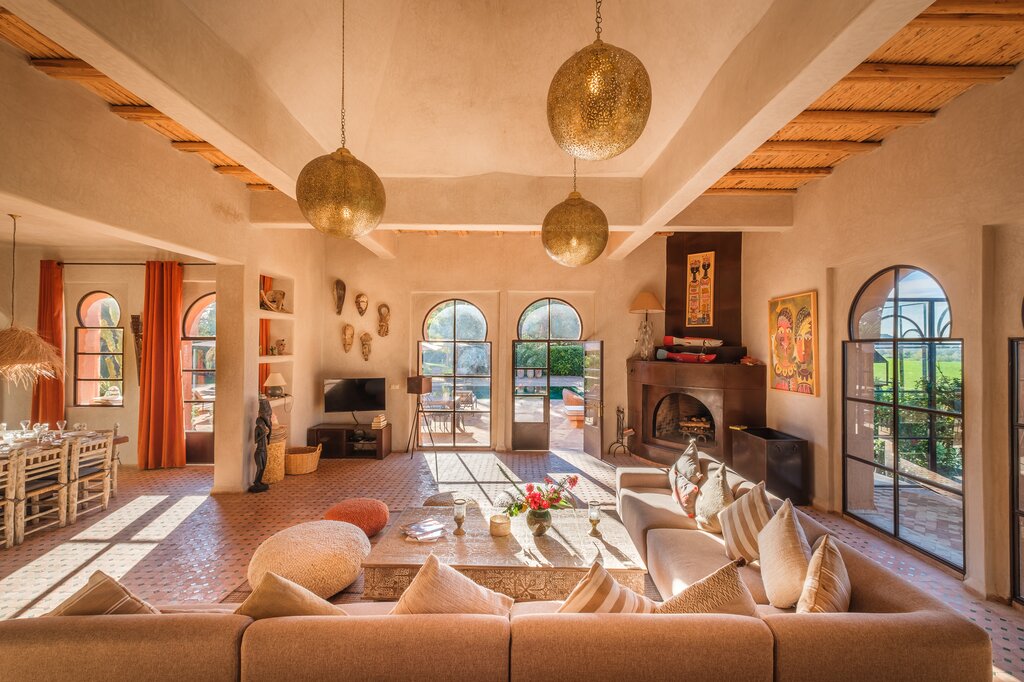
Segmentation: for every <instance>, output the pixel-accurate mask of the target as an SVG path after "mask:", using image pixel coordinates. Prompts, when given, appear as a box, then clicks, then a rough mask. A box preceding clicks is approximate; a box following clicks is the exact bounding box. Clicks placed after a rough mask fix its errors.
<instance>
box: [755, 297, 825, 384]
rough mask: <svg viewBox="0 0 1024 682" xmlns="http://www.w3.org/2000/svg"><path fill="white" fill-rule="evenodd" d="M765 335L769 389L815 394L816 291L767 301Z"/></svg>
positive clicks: (817, 375)
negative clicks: (768, 357)
mask: <svg viewBox="0 0 1024 682" xmlns="http://www.w3.org/2000/svg"><path fill="white" fill-rule="evenodd" d="M768 334H769V339H768V341H769V347H770V348H771V362H769V363H768V380H769V382H770V383H769V385H770V386H771V388H773V389H775V390H777V391H790V392H792V393H803V394H805V395H818V384H819V383H820V380H819V377H820V375H819V374H818V292H816V291H808V292H805V293H802V294H793V295H791V296H782V297H780V298H773V299H771V300H770V301H768Z"/></svg>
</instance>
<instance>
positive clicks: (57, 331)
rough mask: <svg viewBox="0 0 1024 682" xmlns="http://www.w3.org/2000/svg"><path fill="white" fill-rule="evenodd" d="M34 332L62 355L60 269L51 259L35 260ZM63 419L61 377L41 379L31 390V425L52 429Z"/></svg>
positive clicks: (61, 277) (62, 326)
mask: <svg viewBox="0 0 1024 682" xmlns="http://www.w3.org/2000/svg"><path fill="white" fill-rule="evenodd" d="M36 331H37V332H39V336H41V337H43V340H44V341H47V342H49V343H51V344H53V345H54V346H55V347H56V348H57V352H58V353H60V355H61V357H63V356H64V266H63V264H61V263H58V262H57V261H54V260H42V261H39V314H38V317H37V318H36ZM63 418H64V377H63V376H59V377H56V378H54V379H46V378H41V379H39V380H37V381H36V385H35V386H34V387H33V388H32V422H33V423H36V422H44V423H47V424H49V425H50V428H56V424H57V422H58V421H60V420H61V419H63Z"/></svg>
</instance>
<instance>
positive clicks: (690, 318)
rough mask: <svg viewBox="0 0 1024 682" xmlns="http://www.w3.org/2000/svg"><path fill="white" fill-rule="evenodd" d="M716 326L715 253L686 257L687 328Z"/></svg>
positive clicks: (693, 254)
mask: <svg viewBox="0 0 1024 682" xmlns="http://www.w3.org/2000/svg"><path fill="white" fill-rule="evenodd" d="M714 324H715V252H714V251H705V252H704V253H690V254H687V256H686V326H687V327H713V326H714Z"/></svg>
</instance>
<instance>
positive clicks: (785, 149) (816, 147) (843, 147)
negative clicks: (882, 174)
mask: <svg viewBox="0 0 1024 682" xmlns="http://www.w3.org/2000/svg"><path fill="white" fill-rule="evenodd" d="M881 146H882V143H881V142H853V141H851V140H768V141H767V142H765V143H764V144H762V145H761V146H760V147H758V148H757V149H755V150H754V151H753V152H752V154H826V153H829V152H831V153H844V154H860V153H863V152H870V151H874V150H875V149H878V148H879V147H881Z"/></svg>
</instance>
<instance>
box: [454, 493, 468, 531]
mask: <svg viewBox="0 0 1024 682" xmlns="http://www.w3.org/2000/svg"><path fill="white" fill-rule="evenodd" d="M454 510H455V533H454V534H455V535H465V534H466V531H464V530H462V524H463V523H465V522H466V501H465V500H464V499H462V498H461V497H460V498H457V499H456V500H455V506H454Z"/></svg>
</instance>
